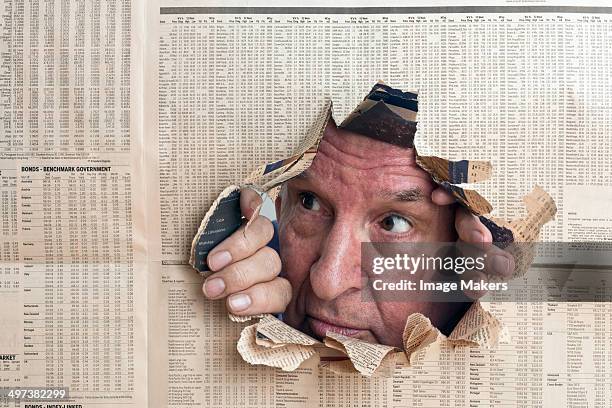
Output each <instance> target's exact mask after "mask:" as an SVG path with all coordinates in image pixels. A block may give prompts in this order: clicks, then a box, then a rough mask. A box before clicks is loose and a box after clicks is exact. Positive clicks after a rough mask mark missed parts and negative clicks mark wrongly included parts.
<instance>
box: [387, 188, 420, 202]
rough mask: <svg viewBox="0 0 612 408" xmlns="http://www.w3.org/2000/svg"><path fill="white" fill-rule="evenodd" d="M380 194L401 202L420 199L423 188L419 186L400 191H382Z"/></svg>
mask: <svg viewBox="0 0 612 408" xmlns="http://www.w3.org/2000/svg"><path fill="white" fill-rule="evenodd" d="M382 196H384V197H385V198H386V199H388V200H393V201H401V202H413V201H420V200H422V199H423V197H424V195H423V190H421V189H420V188H419V187H415V188H410V189H407V190H400V191H383V192H382Z"/></svg>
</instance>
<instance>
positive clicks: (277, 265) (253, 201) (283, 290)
mask: <svg viewBox="0 0 612 408" xmlns="http://www.w3.org/2000/svg"><path fill="white" fill-rule="evenodd" d="M261 202H262V200H261V197H260V196H259V194H257V192H255V191H254V190H252V189H249V188H243V189H242V190H240V210H241V211H242V215H243V216H244V217H245V218H246V219H247V220H251V219H252V218H255V219H253V220H252V222H251V224H250V225H249V227H248V228H245V227H246V223H244V224H243V225H242V227H240V228H239V229H238V230H237V231H236V232H234V233H233V234H232V235H230V236H229V237H227V238H226V239H225V240H224V241H222V242H221V243H220V244H219V245H217V246H216V247H215V248H214V249H213V250H212V251H210V253H209V254H208V258H207V263H208V267H209V269H210V270H211V271H212V272H214V273H213V274H212V275H210V276H209V277H208V278H207V279H206V281H205V282H204V285H203V286H202V291H203V292H204V295H205V296H206V297H208V298H209V299H221V298H226V305H227V308H228V310H229V311H230V312H231V313H233V314H235V315H240V316H245V315H254V314H260V313H280V312H283V311H284V310H285V308H286V307H287V304H289V301H290V300H291V284H290V283H289V281H288V280H287V279H284V278H281V277H279V276H278V274H279V273H280V271H281V260H280V257H279V255H278V253H277V252H276V251H275V250H274V249H272V248H270V247H268V246H266V245H267V244H268V242H270V240H271V239H272V237H273V235H274V227H273V226H272V222H271V221H270V220H269V219H267V218H266V217H264V216H261V215H259V213H258V212H257V213H256V212H255V210H256V209H257V207H258V206H259V205H260V204H261Z"/></svg>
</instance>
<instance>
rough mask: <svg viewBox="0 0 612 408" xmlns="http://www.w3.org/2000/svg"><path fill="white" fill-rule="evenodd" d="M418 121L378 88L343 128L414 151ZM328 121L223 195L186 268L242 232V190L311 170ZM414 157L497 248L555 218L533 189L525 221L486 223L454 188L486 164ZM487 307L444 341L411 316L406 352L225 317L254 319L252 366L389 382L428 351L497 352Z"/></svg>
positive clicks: (402, 97) (274, 186)
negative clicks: (314, 368)
mask: <svg viewBox="0 0 612 408" xmlns="http://www.w3.org/2000/svg"><path fill="white" fill-rule="evenodd" d="M416 115H417V94H416V93H414V92H402V91H400V90H397V89H393V88H391V87H389V86H387V85H385V84H384V83H382V82H379V83H377V84H376V85H375V86H374V87H373V88H372V90H371V91H370V93H369V94H368V95H367V96H366V97H365V99H364V100H363V101H362V102H361V103H360V104H359V105H358V106H357V108H356V109H355V110H354V111H353V112H352V113H351V114H349V115H348V117H347V118H346V119H345V120H344V121H343V122H342V123H341V124H340V127H342V128H345V129H347V130H350V131H352V132H355V133H359V134H362V135H365V136H367V137H371V138H374V139H378V140H382V141H384V142H387V143H391V144H395V145H399V146H403V147H415V146H414V143H413V142H414V136H415V133H416ZM331 118H332V103H331V101H328V102H327V103H326V104H325V106H324V108H323V110H322V111H321V113H320V115H319V116H318V117H317V119H316V121H315V122H314V124H313V126H312V127H311V129H310V130H309V132H308V133H307V135H306V138H305V140H304V141H303V142H302V143H301V145H300V146H299V147H298V149H297V150H296V151H295V153H294V154H293V155H292V156H291V157H289V158H287V159H284V160H280V161H277V162H275V163H270V164H266V165H264V166H261V167H259V168H258V169H257V170H255V171H254V172H253V173H251V174H250V176H249V177H248V178H247V179H246V180H243V181H242V182H241V183H237V184H236V185H231V186H229V187H227V188H226V189H225V190H223V192H221V194H220V195H219V196H218V198H217V199H216V200H215V202H214V203H213V204H212V206H211V208H210V209H209V210H208V212H207V213H206V215H205V217H204V219H203V220H202V223H201V225H200V227H199V230H198V232H197V234H196V236H195V238H194V240H193V244H192V248H191V257H190V263H191V265H192V266H193V267H194V268H195V269H196V270H197V271H198V272H200V273H202V274H206V273H207V272H209V270H208V267H207V265H206V258H207V255H208V253H209V251H210V250H212V249H213V248H214V247H215V246H216V245H217V244H218V243H220V242H221V241H222V240H223V239H225V238H226V237H228V236H229V235H230V234H232V233H233V232H234V231H236V230H237V229H238V228H239V227H240V226H241V225H242V223H243V218H242V216H241V214H240V204H239V203H240V188H241V187H244V186H253V187H255V188H256V189H257V190H259V191H265V192H267V193H268V195H269V196H270V197H272V198H273V199H274V198H275V197H276V195H277V194H278V191H279V188H280V185H281V184H282V183H283V182H285V181H287V180H289V179H290V178H292V177H295V176H296V175H298V174H300V173H301V172H302V171H304V170H306V169H307V168H308V167H309V166H310V164H311V163H312V161H313V159H314V157H315V155H316V154H317V149H318V146H319V142H320V141H321V138H322V137H323V133H324V130H325V127H326V125H327V123H328V121H329V120H330V119H331ZM416 157H417V164H418V165H419V166H420V167H421V168H422V169H424V170H425V171H427V172H428V173H429V174H430V175H431V177H432V179H433V181H434V182H435V183H437V184H438V185H440V186H441V187H443V188H444V189H445V190H446V191H448V192H449V193H451V194H452V195H453V196H454V197H455V198H456V200H457V202H458V203H459V204H460V205H462V206H464V207H466V208H467V209H469V210H470V211H471V212H472V213H473V214H475V215H477V216H478V217H480V220H481V221H482V222H483V224H484V225H485V226H486V227H487V228H488V229H489V230H490V231H491V233H492V236H493V241H494V242H495V243H496V245H498V246H501V247H504V246H505V245H504V244H508V243H512V242H534V241H536V239H537V238H538V236H539V232H540V229H541V227H542V226H543V225H544V224H545V223H547V222H548V221H550V220H551V219H552V218H553V217H554V215H555V213H556V211H557V209H556V206H555V203H554V201H553V200H552V198H551V197H550V196H549V195H548V194H547V193H546V192H545V191H544V190H542V189H541V188H540V187H538V186H535V187H534V189H533V191H532V192H531V193H529V194H528V195H527V196H525V197H524V199H523V200H524V202H525V204H526V212H527V214H526V215H525V216H524V217H523V218H520V219H516V220H512V221H505V220H501V219H493V218H487V217H485V215H486V214H489V213H490V212H491V210H492V207H491V205H490V204H489V202H488V201H487V200H486V199H485V198H484V197H482V196H481V195H480V194H479V193H477V192H476V191H474V190H468V189H465V188H462V187H460V186H459V184H464V183H474V182H478V181H483V180H486V179H488V178H490V177H491V173H492V166H491V163H490V162H486V161H470V160H461V161H449V160H446V159H442V158H439V157H434V156H419V155H418V153H417V155H416ZM513 248H515V247H513ZM517 248H518V247H517ZM520 248H525V247H524V246H520ZM512 255H513V256H514V258H515V263H516V268H515V272H514V277H516V276H520V275H521V274H523V273H525V271H526V270H527V269H528V267H529V265H530V264H531V262H532V261H533V253H531V252H529V251H523V252H520V253H519V252H513V253H512ZM486 305H487V304H486V303H480V302H478V301H476V302H474V303H473V304H472V305H471V307H470V308H469V309H468V311H467V312H466V313H465V314H464V316H463V317H462V318H461V320H460V321H459V322H458V324H457V325H456V326H455V328H454V330H453V331H452V332H451V333H450V335H449V336H445V335H444V334H442V333H441V332H440V330H438V329H437V328H436V327H434V326H433V325H432V323H431V322H430V320H429V319H428V318H427V317H426V316H424V315H422V314H420V313H414V314H412V315H410V316H409V317H408V319H407V321H406V325H405V328H404V331H403V346H404V347H403V350H399V349H398V348H396V347H391V346H386V345H382V344H372V343H368V342H366V341H363V340H359V339H355V338H351V337H346V336H343V335H341V334H337V333H332V332H328V334H327V337H325V338H324V340H323V342H320V341H318V340H315V339H313V338H311V337H310V336H308V335H306V334H304V333H302V332H300V331H298V330H296V329H294V328H292V327H291V326H289V325H287V324H286V323H284V322H282V321H281V320H279V319H277V318H276V317H274V316H272V315H269V314H266V315H259V316H250V317H239V316H234V315H231V314H230V318H231V319H232V320H234V321H247V320H250V319H251V318H259V321H258V322H257V323H255V324H253V325H250V326H247V327H245V328H244V329H243V331H242V333H241V336H240V339H239V340H238V346H237V347H238V352H239V353H240V355H241V356H242V358H243V359H244V360H245V361H247V362H249V363H251V364H264V365H268V366H272V367H280V368H281V369H283V370H294V369H296V368H298V367H299V366H300V364H301V363H302V362H304V361H305V360H307V359H309V358H311V357H313V356H315V355H316V356H317V357H318V358H319V366H320V367H326V368H329V369H331V370H334V371H336V372H356V371H357V372H359V373H361V374H363V375H365V376H371V375H380V376H389V375H392V374H393V372H394V367H395V365H396V364H398V363H401V364H406V365H410V364H411V363H412V362H413V359H414V358H415V356H416V355H417V352H419V351H422V352H423V353H424V352H426V351H427V349H428V348H433V349H436V348H437V349H440V348H441V347H458V346H480V347H492V346H495V345H496V344H497V342H498V340H499V337H500V334H501V333H502V325H501V322H500V321H499V320H498V319H497V318H496V317H495V316H494V315H493V314H492V313H491V312H489V311H488V310H487V308H486Z"/></svg>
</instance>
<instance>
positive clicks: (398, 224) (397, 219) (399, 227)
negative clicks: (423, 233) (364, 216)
mask: <svg viewBox="0 0 612 408" xmlns="http://www.w3.org/2000/svg"><path fill="white" fill-rule="evenodd" d="M380 225H381V227H383V229H385V230H387V231H389V232H394V233H396V234H401V233H404V232H408V231H410V229H411V228H412V224H410V221H408V220H407V219H406V218H404V217H402V216H399V215H397V214H392V215H388V216H386V217H385V218H383V220H382V221H381V222H380Z"/></svg>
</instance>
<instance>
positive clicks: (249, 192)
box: [240, 187, 263, 220]
mask: <svg viewBox="0 0 612 408" xmlns="http://www.w3.org/2000/svg"><path fill="white" fill-rule="evenodd" d="M262 202H263V200H262V199H261V196H260V195H259V193H258V192H257V191H255V190H253V189H252V188H248V187H245V188H242V189H241V190H240V211H241V212H242V215H243V216H244V217H245V218H246V219H247V220H250V219H251V217H253V214H254V213H255V210H257V207H259V205H260V204H261V203H262Z"/></svg>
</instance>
